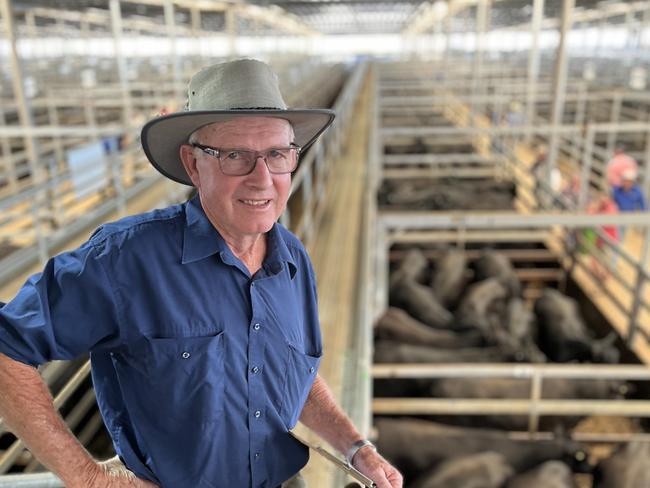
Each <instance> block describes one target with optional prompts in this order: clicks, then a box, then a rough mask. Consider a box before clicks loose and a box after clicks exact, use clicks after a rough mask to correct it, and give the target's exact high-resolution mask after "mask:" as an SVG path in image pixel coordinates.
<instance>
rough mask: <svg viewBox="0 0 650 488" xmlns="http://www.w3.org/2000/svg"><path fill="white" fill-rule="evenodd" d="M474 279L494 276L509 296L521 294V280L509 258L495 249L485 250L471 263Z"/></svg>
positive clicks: (478, 279) (479, 279)
mask: <svg viewBox="0 0 650 488" xmlns="http://www.w3.org/2000/svg"><path fill="white" fill-rule="evenodd" d="M473 267H474V279H475V280H476V281H481V280H486V279H488V278H496V279H497V280H499V282H500V283H501V284H502V285H503V286H504V287H505V288H506V290H507V291H508V296H509V297H511V298H514V297H518V296H521V282H520V281H519V278H518V277H517V274H516V273H515V268H514V267H513V266H512V263H511V262H510V260H509V259H508V258H507V257H506V256H504V255H503V254H501V253H499V252H496V251H492V250H490V251H485V252H484V253H483V254H481V257H479V258H478V259H477V260H476V261H474V264H473Z"/></svg>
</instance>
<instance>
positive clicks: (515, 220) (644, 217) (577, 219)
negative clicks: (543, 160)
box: [379, 211, 650, 230]
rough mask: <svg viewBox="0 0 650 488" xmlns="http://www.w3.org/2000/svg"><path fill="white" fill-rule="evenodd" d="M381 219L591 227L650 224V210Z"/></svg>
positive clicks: (388, 215) (426, 225)
mask: <svg viewBox="0 0 650 488" xmlns="http://www.w3.org/2000/svg"><path fill="white" fill-rule="evenodd" d="M379 219H380V221H381V223H382V225H384V226H385V227H386V228H387V229H391V230H393V229H400V230H404V229H409V230H411V229H412V230H423V229H445V228H446V229H449V228H463V229H497V228H502V229H524V228H544V227H553V226H557V225H559V226H563V227H575V228H590V227H601V226H603V225H617V226H625V225H637V226H642V227H646V226H648V225H650V212H625V213H619V214H588V213H584V212H566V211H565V212H541V213H535V214H522V213H517V212H476V213H467V212H432V211H405V212H397V211H382V212H380V213H379Z"/></svg>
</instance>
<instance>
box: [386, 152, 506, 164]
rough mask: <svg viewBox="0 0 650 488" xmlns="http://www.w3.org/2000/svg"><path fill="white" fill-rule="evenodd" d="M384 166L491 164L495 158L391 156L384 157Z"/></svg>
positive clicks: (477, 155)
mask: <svg viewBox="0 0 650 488" xmlns="http://www.w3.org/2000/svg"><path fill="white" fill-rule="evenodd" d="M383 163H384V165H393V164H445V163H460V164H462V163H467V164H470V163H472V164H476V163H491V164H496V163H497V161H495V158H486V157H485V156H481V155H480V154H476V153H470V154H464V153H459V154H389V155H385V156H384V157H383Z"/></svg>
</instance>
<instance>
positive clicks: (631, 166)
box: [607, 146, 638, 189]
mask: <svg viewBox="0 0 650 488" xmlns="http://www.w3.org/2000/svg"><path fill="white" fill-rule="evenodd" d="M631 170H632V171H635V172H636V171H637V170H638V165H637V163H636V161H635V160H634V158H632V157H631V156H629V155H627V154H626V153H625V148H624V147H622V146H618V147H617V148H616V150H615V151H614V157H613V158H612V159H610V161H609V163H607V182H608V183H609V186H610V187H611V188H612V189H614V188H618V187H620V186H621V185H622V184H623V173H624V172H625V171H631Z"/></svg>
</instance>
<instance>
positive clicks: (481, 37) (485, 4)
mask: <svg viewBox="0 0 650 488" xmlns="http://www.w3.org/2000/svg"><path fill="white" fill-rule="evenodd" d="M490 3H491V0H479V2H478V4H477V6H476V44H475V46H474V69H473V73H472V95H473V96H474V97H478V96H479V95H481V94H482V93H483V89H482V87H481V85H482V83H481V82H482V79H481V78H482V71H483V51H484V47H485V33H486V31H487V29H488V26H487V21H488V9H489V7H490ZM479 111H480V107H477V103H476V101H475V99H473V100H472V103H471V114H470V115H471V116H472V117H474V116H475V115H476V114H477V113H478V112H479ZM472 123H473V122H472Z"/></svg>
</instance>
